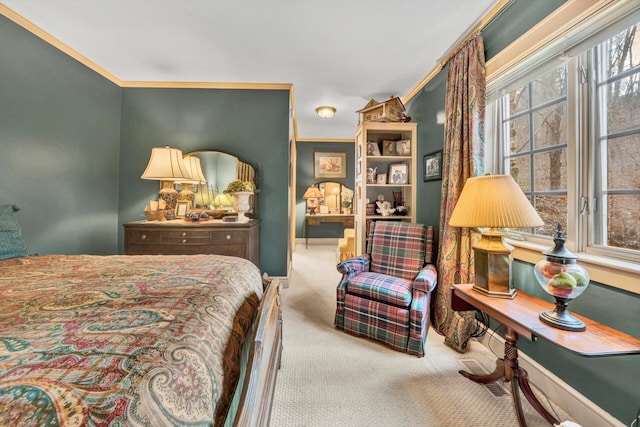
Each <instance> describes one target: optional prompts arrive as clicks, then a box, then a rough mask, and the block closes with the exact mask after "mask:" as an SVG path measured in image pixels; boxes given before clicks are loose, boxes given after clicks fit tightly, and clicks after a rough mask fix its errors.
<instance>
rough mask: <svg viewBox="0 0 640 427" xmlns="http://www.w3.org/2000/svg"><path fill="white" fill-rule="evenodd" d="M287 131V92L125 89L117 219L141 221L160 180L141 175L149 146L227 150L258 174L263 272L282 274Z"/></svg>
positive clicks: (147, 157) (286, 183)
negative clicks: (145, 177)
mask: <svg viewBox="0 0 640 427" xmlns="http://www.w3.org/2000/svg"><path fill="white" fill-rule="evenodd" d="M288 136H289V92H288V91H284V90H231V89H228V90H227V89H225V90H215V89H128V88H127V89H124V90H123V93H122V128H121V150H120V165H121V166H120V192H119V194H120V197H119V205H120V218H119V223H120V224H122V223H124V222H127V221H133V220H139V219H143V218H144V216H143V209H144V206H145V204H146V203H147V201H148V200H149V199H151V198H153V197H155V196H156V195H157V192H158V189H159V183H158V181H148V180H142V179H140V175H142V172H143V171H144V169H145V167H146V165H147V162H148V161H149V155H150V154H151V149H152V148H153V147H161V146H164V145H169V146H171V147H175V148H179V149H181V150H182V152H183V153H186V152H189V151H194V150H203V149H214V150H220V151H224V152H228V153H232V154H234V155H236V156H238V158H240V159H241V160H243V161H245V162H248V163H251V164H252V165H253V166H254V167H255V168H256V169H257V172H258V179H259V181H258V188H259V189H260V192H259V193H258V201H259V209H260V210H259V217H260V264H261V270H262V271H266V272H267V273H269V275H271V276H286V273H287V271H286V268H287V266H286V259H287V234H288V228H287V224H288V215H287V201H288V193H287V192H288V177H289V174H288V171H289V142H288V141H289V139H288ZM118 232H119V235H120V250H121V251H122V250H123V229H122V227H120V228H119V231H118Z"/></svg>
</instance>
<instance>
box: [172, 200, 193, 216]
mask: <svg viewBox="0 0 640 427" xmlns="http://www.w3.org/2000/svg"><path fill="white" fill-rule="evenodd" d="M190 204H191V203H189V202H177V203H176V216H177V217H178V218H184V217H185V216H187V211H188V210H189V205H190Z"/></svg>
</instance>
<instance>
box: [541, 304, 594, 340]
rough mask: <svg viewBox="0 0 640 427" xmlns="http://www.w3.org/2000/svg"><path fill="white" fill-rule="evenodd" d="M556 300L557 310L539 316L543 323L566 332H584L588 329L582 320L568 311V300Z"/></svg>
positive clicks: (544, 312)
mask: <svg viewBox="0 0 640 427" xmlns="http://www.w3.org/2000/svg"><path fill="white" fill-rule="evenodd" d="M555 300H556V308H555V309H553V310H548V311H543V312H541V313H540V314H539V315H538V317H539V318H540V320H541V321H542V322H544V323H546V324H547V325H550V326H553V327H554V328H558V329H562V330H565V331H574V332H582V331H585V330H586V329H587V326H586V325H585V324H584V322H583V321H582V320H580V319H578V318H577V317H575V316H573V315H572V314H571V313H569V310H567V304H568V302H569V300H568V299H566V298H558V297H555Z"/></svg>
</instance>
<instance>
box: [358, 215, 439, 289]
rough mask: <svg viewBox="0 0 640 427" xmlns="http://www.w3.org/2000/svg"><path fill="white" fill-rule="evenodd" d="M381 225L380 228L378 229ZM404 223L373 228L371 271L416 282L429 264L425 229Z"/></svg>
mask: <svg viewBox="0 0 640 427" xmlns="http://www.w3.org/2000/svg"><path fill="white" fill-rule="evenodd" d="M376 225H377V226H376ZM407 225H408V224H407V223H403V222H385V223H383V224H379V225H378V224H376V223H375V222H374V223H372V225H371V231H370V232H369V247H368V249H369V250H368V252H369V254H370V255H371V271H373V272H376V273H382V274H386V275H388V276H394V277H402V278H404V279H407V280H413V279H414V278H415V277H416V275H417V274H418V272H419V271H420V269H421V268H422V267H423V266H424V264H425V255H426V249H425V240H426V238H427V230H426V228H425V227H412V226H407Z"/></svg>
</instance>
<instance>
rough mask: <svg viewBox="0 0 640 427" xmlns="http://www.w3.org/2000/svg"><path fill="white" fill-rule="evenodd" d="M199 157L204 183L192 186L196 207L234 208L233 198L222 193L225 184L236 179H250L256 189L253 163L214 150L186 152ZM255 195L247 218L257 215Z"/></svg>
mask: <svg viewBox="0 0 640 427" xmlns="http://www.w3.org/2000/svg"><path fill="white" fill-rule="evenodd" d="M184 156H195V157H198V158H199V159H200V166H201V167H202V174H203V175H204V177H205V179H206V180H207V183H206V184H200V185H193V187H194V192H195V201H194V203H195V207H196V209H207V210H223V211H233V210H234V209H233V198H232V197H231V195H230V194H225V193H223V191H224V189H225V188H227V185H228V184H229V183H230V182H231V181H234V180H236V179H241V180H243V181H251V182H252V183H253V185H254V186H255V187H256V192H257V191H258V190H257V182H256V173H255V169H254V167H253V166H251V165H250V164H249V163H246V162H243V161H242V160H240V159H238V158H237V157H236V156H234V155H231V154H228V153H225V152H222V151H217V150H197V151H191V152H189V153H185V154H184ZM256 199H257V197H256V195H255V194H254V195H253V196H252V197H251V202H250V205H251V206H250V208H249V212H248V213H247V216H248V217H252V218H255V217H256V216H257V200H256Z"/></svg>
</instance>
